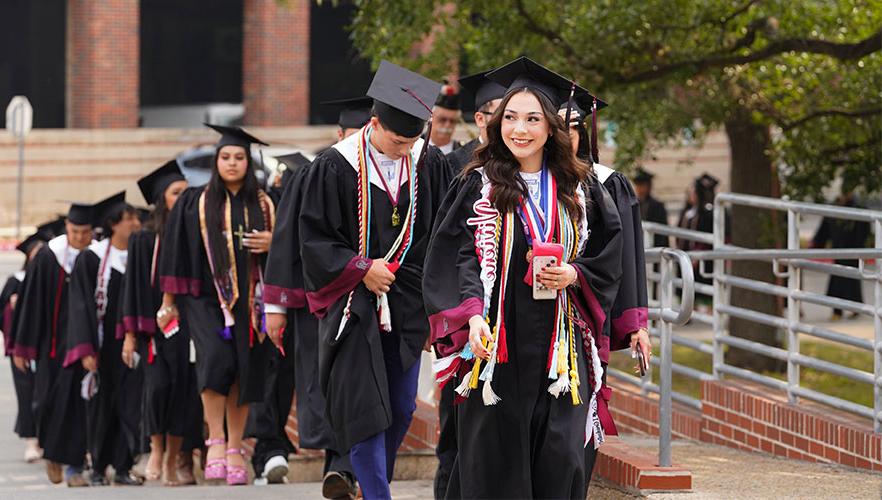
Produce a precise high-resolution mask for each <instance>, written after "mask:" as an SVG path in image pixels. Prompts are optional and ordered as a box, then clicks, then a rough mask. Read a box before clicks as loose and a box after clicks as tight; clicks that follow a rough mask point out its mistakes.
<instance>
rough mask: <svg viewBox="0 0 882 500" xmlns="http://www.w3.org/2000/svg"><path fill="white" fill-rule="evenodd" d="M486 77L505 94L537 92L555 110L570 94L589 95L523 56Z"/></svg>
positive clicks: (570, 81) (582, 89)
mask: <svg viewBox="0 0 882 500" xmlns="http://www.w3.org/2000/svg"><path fill="white" fill-rule="evenodd" d="M486 76H487V78H489V79H490V80H493V81H494V82H496V83H498V84H500V85H502V86H503V87H505V88H506V93H508V92H511V91H512V90H515V89H522V88H525V87H526V88H530V89H534V90H538V91H539V92H542V93H543V94H544V95H545V96H546V97H548V98H549V99H550V100H551V103H552V104H553V105H554V106H555V108H557V107H560V105H561V104H563V103H565V102H567V100H568V99H569V97H570V93H571V92H573V95H574V97H575V96H579V95H583V94H588V93H589V92H588V91H587V90H585V89H584V88H582V87H580V86H578V85H575V82H573V81H572V80H568V79H566V78H564V77H563V76H561V75H559V74H557V73H555V72H554V71H551V70H550V69H548V68H546V67H545V66H542V65H541V64H539V63H537V62H535V61H533V60H532V59H530V58H528V57H525V56H521V57H519V58H517V59H515V60H514V61H512V62H510V63H508V64H506V65H504V66H500V67H499V68H496V69H495V70H493V71H491V72H489V73H487V75H486Z"/></svg>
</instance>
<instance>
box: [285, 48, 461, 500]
mask: <svg viewBox="0 0 882 500" xmlns="http://www.w3.org/2000/svg"><path fill="white" fill-rule="evenodd" d="M440 87H441V86H440V84H437V83H435V82H432V81H430V80H427V79H426V78H424V77H422V76H420V75H417V74H416V73H412V72H410V71H407V70H405V69H403V68H400V67H398V66H395V65H394V64H391V63H389V62H387V61H383V62H382V63H381V64H380V67H379V70H378V71H377V74H376V76H375V77H374V80H373V82H372V83H371V87H370V89H369V90H368V95H369V96H371V97H373V98H374V111H373V114H374V116H372V117H371V121H370V123H369V124H368V125H366V126H365V127H364V128H362V129H361V130H360V131H359V132H358V133H356V134H353V135H351V136H349V137H348V138H346V139H345V140H343V141H341V142H339V143H338V144H335V145H334V146H333V147H332V148H331V149H330V150H329V151H327V152H325V153H323V154H321V155H320V156H319V157H318V158H316V160H315V161H314V162H313V164H312V165H311V166H310V167H309V173H308V176H307V178H306V180H305V183H304V187H303V190H302V194H303V198H302V202H301V205H300V207H301V213H300V228H299V238H300V249H301V258H302V265H303V272H304V290H305V293H306V300H307V304H308V306H309V309H310V311H311V312H312V313H314V314H316V315H317V316H318V317H319V336H318V354H319V374H320V384H321V388H322V392H323V394H324V396H325V400H326V404H327V407H326V412H325V416H326V418H328V420H329V422H330V425H331V427H332V429H333V430H334V435H335V436H334V437H335V440H336V446H337V447H338V448H339V451H341V452H345V451H347V450H348V451H349V453H350V460H351V462H352V466H353V468H354V470H355V476H356V478H357V479H358V482H359V484H360V486H361V489H362V493H363V494H364V498H367V499H371V498H388V497H389V495H390V493H389V482H390V481H391V479H392V472H393V469H394V465H395V457H396V452H397V450H398V447H399V446H400V445H401V442H402V440H403V439H404V436H405V434H406V432H407V429H408V427H409V426H410V422H411V418H412V415H413V412H414V410H415V409H416V401H415V398H416V389H417V375H418V372H419V360H420V355H421V352H422V348H423V346H424V344H425V341H426V339H427V336H428V323H427V319H426V316H425V312H424V310H423V300H422V293H421V288H420V285H421V279H422V264H423V259H424V255H425V249H426V244H427V241H428V237H429V233H430V230H431V226H432V223H433V221H434V218H435V213H436V212H437V209H438V206H439V204H440V201H441V198H442V196H443V193H444V192H445V190H446V189H447V186H448V184H449V179H448V173H449V170H448V168H449V167H448V165H447V162H446V161H445V159H444V156H443V155H442V154H441V152H440V151H438V150H437V149H436V148H432V147H428V145H427V144H426V143H425V141H423V140H422V139H420V134H421V132H422V130H423V127H424V126H425V120H426V119H427V118H428V117H429V116H430V111H429V108H428V106H430V105H431V103H432V102H434V100H435V97H436V95H437V93H438V90H439V89H440ZM270 335H271V337H273V338H274V342H277V340H278V339H277V338H278V333H277V332H270Z"/></svg>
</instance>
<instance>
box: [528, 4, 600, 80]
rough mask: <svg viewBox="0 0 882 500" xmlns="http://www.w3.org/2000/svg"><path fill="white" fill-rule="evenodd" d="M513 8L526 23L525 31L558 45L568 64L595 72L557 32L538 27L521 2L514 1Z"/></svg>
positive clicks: (594, 68) (592, 66) (594, 67)
mask: <svg viewBox="0 0 882 500" xmlns="http://www.w3.org/2000/svg"><path fill="white" fill-rule="evenodd" d="M515 8H516V10H517V11H518V14H519V15H520V16H521V17H522V18H523V19H524V22H525V23H526V28H527V30H529V31H531V32H533V33H534V34H536V35H539V36H541V37H544V38H545V39H547V40H548V41H549V42H553V43H555V44H558V46H559V47H560V48H561V49H562V50H563V52H564V55H565V56H566V57H567V58H568V59H569V60H570V62H572V63H574V64H577V65H578V66H579V67H581V68H582V69H585V70H590V71H594V70H596V69H597V68H596V66H594V65H591V64H588V63H587V62H585V61H584V60H582V58H581V57H579V53H578V52H577V51H576V49H575V48H574V47H573V46H572V45H570V44H569V43H568V42H567V41H566V40H564V39H563V37H561V36H560V34H559V33H558V32H557V31H554V30H551V29H548V28H546V27H544V26H540V25H539V22H538V21H537V20H536V19H535V18H534V17H533V16H531V15H530V13H529V12H527V8H526V7H525V6H524V1H523V0H516V1H515Z"/></svg>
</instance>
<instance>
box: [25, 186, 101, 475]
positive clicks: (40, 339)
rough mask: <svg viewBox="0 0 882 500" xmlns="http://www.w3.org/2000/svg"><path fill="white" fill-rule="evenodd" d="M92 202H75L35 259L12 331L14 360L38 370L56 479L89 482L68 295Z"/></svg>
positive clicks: (46, 445)
mask: <svg viewBox="0 0 882 500" xmlns="http://www.w3.org/2000/svg"><path fill="white" fill-rule="evenodd" d="M92 224H93V219H92V206H91V205H87V204H81V203H74V204H72V205H71V206H70V210H69V211H68V214H67V221H66V223H65V233H64V234H62V235H59V236H57V237H55V238H53V239H52V240H50V241H49V243H47V244H46V245H45V246H44V247H43V248H41V249H40V251H39V252H37V255H36V256H34V258H33V260H31V262H30V264H28V269H27V275H26V276H25V280H24V283H23V284H22V291H21V293H20V294H19V302H20V305H19V307H18V308H17V313H16V318H15V325H14V326H13V332H14V337H15V346H14V347H13V350H12V354H13V361H14V362H15V366H16V368H17V369H18V370H20V371H22V372H24V371H26V370H28V369H30V368H29V366H30V365H31V362H32V361H33V362H35V364H36V372H35V374H34V416H35V418H36V421H37V439H38V441H39V443H40V446H41V447H42V448H43V458H44V459H45V460H46V473H47V475H48V477H49V480H50V481H51V482H52V483H60V482H61V481H62V470H61V464H66V465H67V468H66V469H65V471H64V477H65V479H66V480H67V484H68V486H86V485H87V484H88V483H87V482H86V480H85V479H84V478H83V477H82V474H81V472H82V469H83V463H84V459H85V455H86V405H85V402H84V401H83V399H82V398H81V397H80V380H81V378H82V369H79V370H77V369H64V368H63V367H62V362H63V361H64V359H65V357H66V356H67V324H68V308H67V297H68V287H69V282H70V273H71V271H72V270H73V264H74V260H75V259H76V257H77V255H79V253H80V252H81V251H83V250H85V249H86V248H87V247H88V246H89V244H90V243H91V242H92Z"/></svg>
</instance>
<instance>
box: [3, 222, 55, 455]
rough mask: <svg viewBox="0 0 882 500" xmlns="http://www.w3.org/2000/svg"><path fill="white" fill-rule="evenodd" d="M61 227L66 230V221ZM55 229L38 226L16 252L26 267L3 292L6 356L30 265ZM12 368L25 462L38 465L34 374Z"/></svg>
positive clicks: (18, 431) (17, 429)
mask: <svg viewBox="0 0 882 500" xmlns="http://www.w3.org/2000/svg"><path fill="white" fill-rule="evenodd" d="M60 225H61V230H62V231H63V227H64V223H63V221H62V222H61V224H60ZM55 226H56V221H53V222H51V223H47V224H43V225H41V226H39V227H38V228H37V231H36V232H35V233H34V234H32V235H30V236H28V237H27V238H25V239H24V241H22V242H21V243H19V244H18V246H16V249H17V250H18V251H19V252H21V253H22V254H24V256H25V262H24V265H23V266H22V269H21V270H20V271H18V272H16V273H15V274H13V275H12V276H10V277H9V278H7V280H6V284H5V285H3V290H2V291H0V329H2V330H3V338H4V353H5V354H6V356H12V351H13V346H14V345H15V339H14V337H13V334H14V329H13V325H14V319H15V308H16V305H17V303H18V300H19V294H20V292H21V287H22V282H23V281H24V279H25V275H26V269H27V266H28V264H29V263H30V261H31V260H32V259H33V258H34V256H35V255H36V254H37V252H39V251H40V249H41V248H42V247H43V245H45V244H46V242H47V241H49V240H51V239H52V238H53V237H54V236H55V234H53V231H57V230H59V229H58V228H57V227H55ZM10 365H11V367H12V382H13V385H14V387H15V398H16V401H17V403H18V411H17V413H16V417H15V427H14V430H15V433H16V434H18V437H19V438H21V439H23V440H24V441H25V452H24V459H25V461H26V462H29V463H30V462H36V461H37V460H39V459H40V457H42V455H43V451H42V450H41V449H40V445H39V444H38V443H37V423H36V419H35V418H34V408H33V400H34V372H33V370H30V369H29V370H26V371H24V372H22V371H19V370H17V369H16V368H15V365H14V364H13V363H10Z"/></svg>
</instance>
